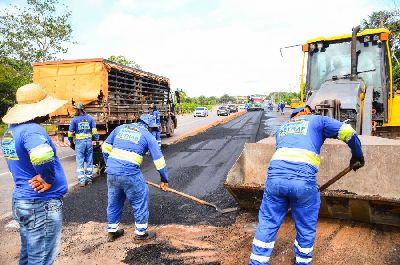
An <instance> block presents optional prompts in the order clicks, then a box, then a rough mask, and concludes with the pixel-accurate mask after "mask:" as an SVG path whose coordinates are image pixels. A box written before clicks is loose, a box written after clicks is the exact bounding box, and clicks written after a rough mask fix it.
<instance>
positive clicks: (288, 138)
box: [268, 115, 363, 181]
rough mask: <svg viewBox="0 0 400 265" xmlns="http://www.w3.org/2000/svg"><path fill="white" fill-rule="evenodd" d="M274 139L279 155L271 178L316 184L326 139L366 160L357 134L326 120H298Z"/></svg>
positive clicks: (270, 170) (309, 117) (271, 167)
mask: <svg viewBox="0 0 400 265" xmlns="http://www.w3.org/2000/svg"><path fill="white" fill-rule="evenodd" d="M275 138H276V151H275V153H274V155H273V156H272V159H271V162H270V165H269V168H268V178H273V177H280V176H286V177H292V178H299V179H306V180H312V181H315V180H316V175H317V173H318V168H319V165H320V151H321V147H322V145H323V144H324V141H325V139H326V138H337V139H339V140H342V141H344V142H346V143H347V145H348V146H349V147H350V149H351V153H352V156H353V157H355V158H363V152H362V148H361V142H360V139H359V138H358V136H357V134H356V132H355V130H354V129H353V128H352V127H351V126H350V125H349V124H345V123H341V122H340V121H338V120H335V119H332V118H329V117H326V116H320V115H303V116H299V117H295V118H293V119H291V120H290V121H289V122H287V123H285V124H283V125H282V126H281V127H280V129H279V130H278V131H277V132H276V134H275Z"/></svg>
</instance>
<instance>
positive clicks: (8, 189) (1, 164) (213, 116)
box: [0, 108, 224, 219]
mask: <svg viewBox="0 0 400 265" xmlns="http://www.w3.org/2000/svg"><path fill="white" fill-rule="evenodd" d="M223 118H224V117H221V116H217V112H216V108H215V109H214V110H213V111H210V112H209V116H208V117H196V118H194V117H193V116H192V115H191V114H185V115H179V116H178V128H177V129H176V131H175V135H174V136H173V137H170V138H165V137H163V139H162V140H163V144H169V143H172V142H173V141H175V140H177V139H178V138H179V137H181V136H182V135H184V134H185V133H188V132H190V131H192V130H195V129H197V128H200V127H203V126H205V125H207V124H210V123H213V122H215V121H217V120H221V119H223ZM0 149H1V148H0ZM57 154H58V157H59V158H60V159H61V164H62V166H63V168H64V171H65V174H66V176H67V181H68V184H69V185H74V184H76V183H77V179H76V174H75V170H76V166H75V153H74V151H73V150H72V149H70V148H68V147H58V148H57ZM13 189H14V182H13V180H12V177H11V174H10V172H9V171H8V168H7V164H6V162H5V159H4V157H3V156H2V154H1V152H0V219H1V217H2V216H6V215H8V214H9V213H10V211H11V196H12V191H13Z"/></svg>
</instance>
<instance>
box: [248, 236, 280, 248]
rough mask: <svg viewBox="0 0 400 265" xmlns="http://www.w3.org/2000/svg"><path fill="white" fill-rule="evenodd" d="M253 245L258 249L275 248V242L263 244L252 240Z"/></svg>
mask: <svg viewBox="0 0 400 265" xmlns="http://www.w3.org/2000/svg"><path fill="white" fill-rule="evenodd" d="M253 245H254V246H256V247H259V248H273V247H274V246H275V241H272V242H263V241H261V240H257V239H255V238H254V240H253Z"/></svg>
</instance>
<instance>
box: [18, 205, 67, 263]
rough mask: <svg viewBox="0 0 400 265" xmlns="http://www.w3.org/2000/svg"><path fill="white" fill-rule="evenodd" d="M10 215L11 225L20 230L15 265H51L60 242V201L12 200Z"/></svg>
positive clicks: (61, 209)
mask: <svg viewBox="0 0 400 265" xmlns="http://www.w3.org/2000/svg"><path fill="white" fill-rule="evenodd" d="M12 212H13V217H14V219H15V221H17V222H18V224H19V227H20V228H19V233H20V237H21V252H20V255H19V264H20V265H37V264H40V265H50V264H53V263H54V261H55V259H56V256H57V253H58V249H59V246H60V240H61V230H62V220H63V203H62V200H61V199H52V200H48V201H40V200H17V199H14V200H13V205H12Z"/></svg>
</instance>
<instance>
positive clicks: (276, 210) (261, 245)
mask: <svg viewBox="0 0 400 265" xmlns="http://www.w3.org/2000/svg"><path fill="white" fill-rule="evenodd" d="M320 203H321V201H320V194H319V191H318V187H317V184H316V182H313V181H305V180H297V179H293V178H292V179H290V178H269V179H268V180H267V183H266V185H265V190H264V197H263V200H262V203H261V206H260V211H259V223H258V226H257V230H256V235H255V237H254V240H253V246H252V253H251V256H250V263H249V264H251V265H259V264H268V261H269V259H270V257H271V255H272V250H273V247H274V245H275V238H276V234H277V233H278V230H279V227H280V226H281V224H282V222H283V220H284V218H285V216H286V213H287V211H288V209H289V207H290V208H291V212H292V217H293V220H294V223H295V226H296V232H297V233H296V240H295V242H294V246H293V249H294V252H295V256H296V264H310V263H311V260H312V250H313V247H314V240H315V234H316V230H317V222H318V213H319V206H320Z"/></svg>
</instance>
